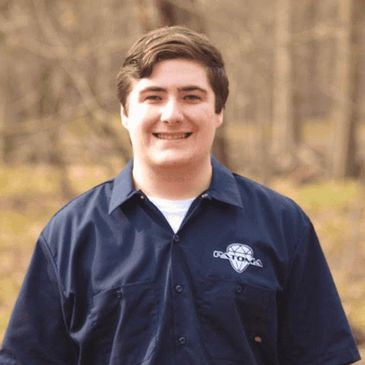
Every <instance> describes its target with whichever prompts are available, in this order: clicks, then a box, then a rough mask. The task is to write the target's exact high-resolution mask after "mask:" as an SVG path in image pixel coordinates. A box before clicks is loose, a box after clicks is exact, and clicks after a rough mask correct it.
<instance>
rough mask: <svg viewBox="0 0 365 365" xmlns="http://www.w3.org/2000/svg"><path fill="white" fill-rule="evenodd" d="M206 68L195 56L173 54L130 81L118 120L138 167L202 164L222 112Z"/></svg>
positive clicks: (208, 152)
mask: <svg viewBox="0 0 365 365" xmlns="http://www.w3.org/2000/svg"><path fill="white" fill-rule="evenodd" d="M214 108H215V95H214V92H213V90H212V88H211V86H210V84H209V81H208V77H207V73H206V70H205V68H204V67H203V66H202V65H201V64H200V63H198V62H195V61H190V60H185V59H172V60H166V61H162V62H159V63H158V64H156V65H155V67H154V69H153V72H152V74H151V75H150V76H149V77H147V78H143V79H140V80H137V81H135V82H134V84H133V87H132V91H131V92H130V94H129V96H128V99H127V109H128V113H126V112H125V111H124V110H122V121H123V125H124V126H125V128H127V130H128V132H129V135H130V139H131V142H132V148H133V156H134V164H140V166H141V167H143V166H144V167H152V168H153V167H184V166H192V165H196V166H203V165H201V164H204V163H207V162H208V163H209V161H210V150H211V147H212V144H213V140H214V135H215V131H216V129H217V127H219V126H220V125H221V124H222V119H223V112H221V113H219V114H217V113H215V111H214Z"/></svg>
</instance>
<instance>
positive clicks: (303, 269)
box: [0, 160, 359, 365]
mask: <svg viewBox="0 0 365 365" xmlns="http://www.w3.org/2000/svg"><path fill="white" fill-rule="evenodd" d="M212 163H213V179H212V183H211V186H210V187H209V189H208V190H207V191H206V192H204V193H202V194H201V195H200V196H199V197H197V198H196V199H195V201H194V202H193V204H192V206H191V207H190V209H189V211H188V213H187V215H186V217H185V219H184V221H183V223H182V226H181V228H180V229H179V231H178V232H177V233H176V234H175V233H174V232H173V230H172V229H171V227H170V226H169V224H168V222H167V221H166V219H165V218H164V216H163V215H162V214H161V212H160V211H159V210H158V209H157V208H156V207H155V206H154V205H153V204H152V203H151V202H150V201H149V200H148V198H147V197H146V196H145V195H144V194H143V192H141V191H136V190H135V189H134V187H133V184H132V179H131V163H129V165H128V166H127V167H126V168H125V169H124V170H123V171H122V172H121V174H120V175H119V176H118V177H117V178H116V179H115V180H112V181H108V182H106V183H104V184H102V185H99V186H97V187H95V188H94V189H92V190H90V191H89V192H87V193H85V194H83V195H81V196H80V197H78V198H76V199H75V200H73V201H72V202H71V203H69V204H68V205H66V206H65V207H64V208H63V209H61V210H60V211H59V212H58V213H57V214H56V215H55V216H54V217H53V218H52V219H51V221H50V222H49V224H48V225H47V226H46V228H45V229H44V231H43V232H42V234H41V236H40V238H39V241H38V243H37V246H36V248H35V252H34V255H33V258H32V261H31V264H30V268H29V270H28V273H27V276H26V278H25V282H24V284H23V287H22V289H21V292H20V295H19V298H18V300H17V303H16V306H15V309H14V312H13V315H12V318H11V320H10V323H9V327H8V330H7V333H6V336H5V340H4V343H3V351H2V352H1V355H0V364H1V365H5V364H8V365H9V364H21V365H137V364H143V365H215V364H216V365H235V364H236V365H239V364H240V365H279V364H280V365H314V364H316V365H344V364H349V363H352V362H354V361H356V360H358V359H359V354H358V351H357V349H356V346H355V343H354V339H353V336H352V334H351V330H350V328H349V325H348V322H347V320H346V317H345V314H344V312H343V309H342V307H341V303H340V300H339V297H338V294H337V291H336V288H335V285H334V283H333V280H332V278H331V274H330V272H329V269H328V266H327V264H326V261H325V258H324V256H323V253H322V251H321V248H320V245H319V242H318V240H317V237H316V234H315V232H314V229H313V227H312V225H311V223H310V221H309V220H308V218H307V217H306V215H305V214H304V213H303V212H302V211H301V209H300V208H299V207H298V206H297V205H296V204H295V203H293V202H292V201H291V200H290V199H288V198H285V197H283V196H281V195H279V194H277V193H274V192H273V191H271V190H269V189H267V188H265V187H263V186H261V185H259V184H256V183H254V182H252V181H250V180H248V179H246V178H243V177H240V176H238V175H235V174H233V173H232V172H230V171H229V170H227V169H226V168H225V167H223V166H222V165H220V164H219V163H218V162H217V161H215V160H213V162H212Z"/></svg>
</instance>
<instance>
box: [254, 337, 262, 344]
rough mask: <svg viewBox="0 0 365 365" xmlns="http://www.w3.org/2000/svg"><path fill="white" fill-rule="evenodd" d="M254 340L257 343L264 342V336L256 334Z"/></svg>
mask: <svg viewBox="0 0 365 365" xmlns="http://www.w3.org/2000/svg"><path fill="white" fill-rule="evenodd" d="M254 340H255V342H257V343H261V342H262V337H261V336H255V338H254Z"/></svg>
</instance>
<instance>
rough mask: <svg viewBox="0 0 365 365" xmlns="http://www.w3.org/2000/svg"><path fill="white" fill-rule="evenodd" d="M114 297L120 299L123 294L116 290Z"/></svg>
mask: <svg viewBox="0 0 365 365" xmlns="http://www.w3.org/2000/svg"><path fill="white" fill-rule="evenodd" d="M115 296H116V297H117V298H122V297H123V293H122V291H121V290H116V291H115Z"/></svg>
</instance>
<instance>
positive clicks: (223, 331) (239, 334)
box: [200, 280, 275, 364]
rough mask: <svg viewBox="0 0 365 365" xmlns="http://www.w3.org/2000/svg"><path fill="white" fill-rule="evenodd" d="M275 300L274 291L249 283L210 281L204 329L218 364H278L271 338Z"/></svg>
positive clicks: (203, 308) (202, 311) (206, 287)
mask: <svg viewBox="0 0 365 365" xmlns="http://www.w3.org/2000/svg"><path fill="white" fill-rule="evenodd" d="M274 299H275V292H274V291H273V290H270V289H264V288H259V287H255V286H252V285H248V284H245V283H239V282H228V281H219V280H217V281H215V280H210V281H208V282H207V283H205V284H204V289H203V298H202V302H201V307H200V315H201V321H202V332H203V338H204V339H205V343H206V347H207V350H208V352H209V354H210V356H211V357H212V358H213V359H215V360H216V361H218V362H217V364H226V363H227V364H232V363H234V364H262V363H267V361H268V360H270V361H271V362H270V361H269V362H268V363H272V364H274V363H275V361H273V359H272V357H273V356H274V355H273V352H272V350H273V349H272V348H271V345H270V343H272V342H273V339H272V338H269V337H270V336H271V335H272V331H271V329H270V312H271V309H272V306H273V301H274ZM225 361H226V362H225ZM265 361H266V362H265Z"/></svg>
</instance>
